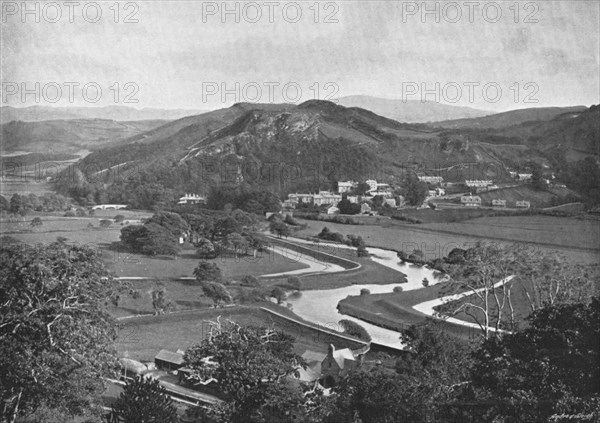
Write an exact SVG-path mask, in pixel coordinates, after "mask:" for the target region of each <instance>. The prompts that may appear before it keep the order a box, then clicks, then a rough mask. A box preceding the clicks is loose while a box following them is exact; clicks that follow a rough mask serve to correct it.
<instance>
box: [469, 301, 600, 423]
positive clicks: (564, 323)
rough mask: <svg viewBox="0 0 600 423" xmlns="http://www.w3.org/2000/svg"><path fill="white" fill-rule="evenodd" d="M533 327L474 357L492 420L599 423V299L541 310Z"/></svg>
mask: <svg viewBox="0 0 600 423" xmlns="http://www.w3.org/2000/svg"><path fill="white" fill-rule="evenodd" d="M529 322H530V325H529V327H528V328H527V329H525V330H523V331H520V332H515V333H512V334H506V335H504V336H503V337H495V338H490V339H488V340H486V341H485V342H484V343H483V345H482V346H481V347H480V348H479V349H478V350H477V351H476V353H475V354H474V365H473V367H472V371H471V379H472V382H473V387H474V389H475V392H477V395H478V399H479V400H480V401H482V402H487V403H492V404H493V405H492V406H490V407H491V410H490V415H492V414H493V415H494V416H497V418H498V419H503V420H504V419H508V418H509V417H508V416H515V415H519V416H520V419H519V420H521V421H550V420H553V419H552V418H551V416H552V415H563V414H566V415H580V416H581V415H586V416H590V418H589V419H588V421H597V419H598V417H600V385H599V384H598V380H600V366H599V365H598V363H599V361H600V298H599V297H598V296H595V297H593V298H592V300H591V301H590V302H582V303H574V304H555V305H551V306H547V307H544V308H541V309H538V310H536V311H535V312H534V313H533V314H532V315H531V316H530V318H529ZM494 404H497V405H494ZM559 420H562V419H559ZM505 421H508V420H505ZM582 421H583V420H582Z"/></svg>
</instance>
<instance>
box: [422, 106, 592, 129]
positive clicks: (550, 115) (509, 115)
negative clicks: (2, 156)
mask: <svg viewBox="0 0 600 423" xmlns="http://www.w3.org/2000/svg"><path fill="white" fill-rule="evenodd" d="M585 110H587V107H585V106H573V107H535V108H529V109H520V110H511V111H509V112H504V113H496V114H492V115H487V116H483V117H474V118H468V119H456V120H444V121H441V122H434V123H433V124H432V125H434V126H438V127H441V128H451V129H459V128H480V129H499V128H505V127H507V126H513V125H519V124H522V123H525V122H533V121H548V120H552V119H554V118H555V117H557V116H559V115H561V114H563V113H576V112H582V111H585Z"/></svg>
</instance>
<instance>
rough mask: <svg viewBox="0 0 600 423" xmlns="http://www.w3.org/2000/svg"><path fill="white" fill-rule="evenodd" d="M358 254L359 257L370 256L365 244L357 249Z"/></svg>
mask: <svg viewBox="0 0 600 423" xmlns="http://www.w3.org/2000/svg"><path fill="white" fill-rule="evenodd" d="M356 255H357V256H358V257H369V252H368V251H367V248H366V247H365V246H364V245H361V246H359V247H358V248H357V249H356Z"/></svg>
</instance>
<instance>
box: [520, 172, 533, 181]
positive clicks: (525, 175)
mask: <svg viewBox="0 0 600 423" xmlns="http://www.w3.org/2000/svg"><path fill="white" fill-rule="evenodd" d="M517 176H518V178H517V179H518V180H519V181H528V180H530V179H531V178H532V177H533V173H517Z"/></svg>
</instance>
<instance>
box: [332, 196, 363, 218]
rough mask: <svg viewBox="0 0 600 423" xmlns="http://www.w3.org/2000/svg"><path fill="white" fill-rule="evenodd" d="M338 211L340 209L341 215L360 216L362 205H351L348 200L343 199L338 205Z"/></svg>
mask: <svg viewBox="0 0 600 423" xmlns="http://www.w3.org/2000/svg"><path fill="white" fill-rule="evenodd" d="M337 207H338V209H340V213H341V214H359V213H360V204H357V203H351V202H350V200H348V199H347V198H344V199H342V200H341V201H340V202H339V203H338V205H337Z"/></svg>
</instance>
